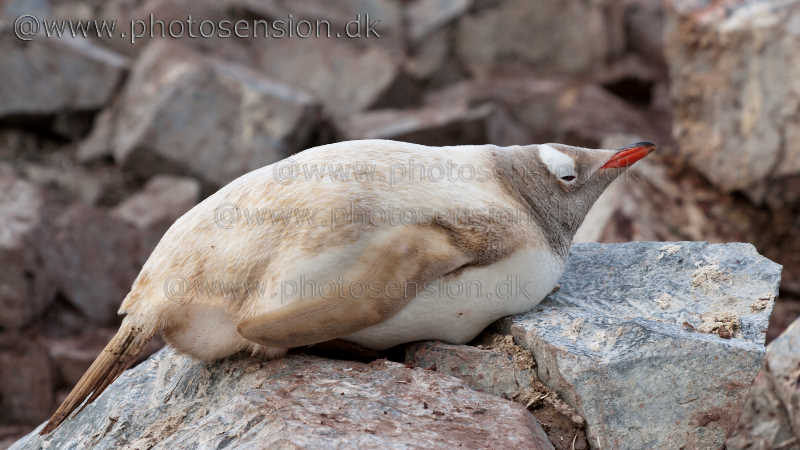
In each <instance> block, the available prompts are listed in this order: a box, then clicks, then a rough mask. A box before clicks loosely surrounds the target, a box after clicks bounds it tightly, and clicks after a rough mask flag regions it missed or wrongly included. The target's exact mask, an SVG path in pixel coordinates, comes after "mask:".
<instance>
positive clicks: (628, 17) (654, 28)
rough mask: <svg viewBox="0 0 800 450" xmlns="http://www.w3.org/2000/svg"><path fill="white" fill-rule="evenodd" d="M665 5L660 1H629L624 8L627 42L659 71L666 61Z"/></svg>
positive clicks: (664, 67) (664, 66) (665, 64)
mask: <svg viewBox="0 0 800 450" xmlns="http://www.w3.org/2000/svg"><path fill="white" fill-rule="evenodd" d="M664 16H665V13H664V4H663V2H661V1H660V0H655V1H654V0H633V1H628V2H627V5H626V6H625V8H624V22H625V25H624V27H625V42H626V43H627V44H628V45H629V46H630V48H631V50H633V51H634V52H635V53H636V54H638V55H639V56H640V57H642V58H644V59H645V60H647V61H648V62H650V63H651V64H653V65H654V66H655V67H657V68H659V70H662V69H666V67H667V63H666V61H665V60H664V36H663V35H664V20H665V17H664Z"/></svg>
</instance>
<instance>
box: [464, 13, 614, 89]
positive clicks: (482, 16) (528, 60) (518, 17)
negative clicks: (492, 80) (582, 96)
mask: <svg viewBox="0 0 800 450" xmlns="http://www.w3.org/2000/svg"><path fill="white" fill-rule="evenodd" d="M604 3H605V2H602V1H592V2H586V1H577V0H566V1H565V0H539V1H533V2H532V1H528V0H510V1H505V2H502V3H501V4H500V5H499V6H498V7H496V8H489V9H484V10H482V11H479V12H477V13H475V14H473V15H468V16H465V17H463V18H462V19H461V20H460V21H459V25H458V54H459V56H460V57H461V59H462V61H464V64H465V65H466V66H467V67H468V68H469V70H470V71H471V72H472V74H473V75H476V76H478V77H486V76H489V75H491V74H493V73H495V74H496V73H508V72H509V71H534V72H536V73H540V74H550V75H552V74H577V73H582V72H583V73H585V72H590V71H591V70H593V69H596V68H597V67H599V66H601V65H602V64H603V63H604V61H605V60H606V58H607V57H608V56H609V54H610V53H611V52H612V51H613V50H612V49H613V47H614V40H615V37H614V36H612V33H614V31H613V30H609V28H608V24H609V23H614V22H613V21H607V20H606V14H605V10H604V7H605V5H604ZM617 24H618V25H620V26H621V21H617ZM620 31H621V30H620ZM588 36H591V38H588V39H587V37H588Z"/></svg>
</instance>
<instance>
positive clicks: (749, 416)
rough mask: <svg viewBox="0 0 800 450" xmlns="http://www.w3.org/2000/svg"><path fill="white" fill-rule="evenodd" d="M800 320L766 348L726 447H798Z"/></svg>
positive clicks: (733, 449)
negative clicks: (764, 355)
mask: <svg viewBox="0 0 800 450" xmlns="http://www.w3.org/2000/svg"><path fill="white" fill-rule="evenodd" d="M798 348H800V320H795V321H794V323H792V325H790V326H789V328H787V329H786V331H785V332H784V333H783V334H782V335H780V336H779V337H778V338H777V339H775V340H774V341H773V342H772V343H771V344H769V347H767V357H766V361H765V362H764V368H763V369H761V372H760V373H759V374H758V377H757V378H756V381H755V382H754V383H753V387H751V388H750V393H749V394H748V396H747V401H746V402H745V404H744V408H743V410H742V415H741V416H740V417H739V422H738V424H737V426H736V429H735V431H734V432H733V433H732V435H731V436H730V437H729V438H728V440H727V441H726V442H725V445H726V448H728V449H731V450H738V449H773V448H787V449H788V448H792V449H795V448H800V437H799V436H800V384H798V382H797V380H798V378H800V353H798V351H797V349H798Z"/></svg>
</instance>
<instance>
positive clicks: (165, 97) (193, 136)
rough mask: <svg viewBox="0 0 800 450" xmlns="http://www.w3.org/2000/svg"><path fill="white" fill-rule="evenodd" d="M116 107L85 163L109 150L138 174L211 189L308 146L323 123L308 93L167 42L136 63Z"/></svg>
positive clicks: (154, 45)
mask: <svg viewBox="0 0 800 450" xmlns="http://www.w3.org/2000/svg"><path fill="white" fill-rule="evenodd" d="M113 108H114V111H112V113H109V114H107V115H104V116H101V117H102V119H103V120H101V121H99V122H98V127H96V128H95V129H94V130H93V133H92V135H91V136H90V137H89V141H90V142H91V145H90V144H89V143H87V144H85V146H88V147H90V148H89V149H83V151H82V156H83V157H84V158H87V159H90V156H89V155H97V154H103V153H104V151H105V150H111V151H112V153H113V155H114V158H115V159H116V160H117V161H118V162H119V163H120V164H121V165H122V166H123V167H124V168H125V169H129V170H131V171H133V172H134V173H138V174H140V175H144V176H151V175H153V174H155V173H165V172H169V173H177V174H190V175H193V176H195V177H197V178H199V179H201V180H202V181H204V182H206V183H208V184H210V185H221V184H225V183H227V182H228V181H230V180H232V179H233V178H235V177H237V176H239V175H241V174H243V173H245V172H248V171H250V170H253V169H256V168H258V167H262V166H264V165H267V164H270V163H272V162H274V161H277V160H279V159H281V158H283V157H286V156H288V155H290V154H292V153H294V152H297V151H299V150H302V149H304V148H306V147H307V146H308V144H309V140H310V139H311V138H312V134H313V133H314V132H315V131H316V130H317V126H318V125H319V121H320V119H321V116H320V114H321V111H320V109H321V107H320V105H319V104H318V103H316V102H315V101H314V99H313V98H312V97H311V96H310V95H308V94H306V93H304V92H301V91H298V90H295V89H293V88H291V87H289V86H288V85H285V84H281V83H277V82H274V81H272V80H270V79H267V78H264V77H263V76H262V75H261V74H259V73H258V72H255V71H252V70H249V69H247V68H246V67H243V66H239V65H237V64H233V63H230V62H227V61H224V60H220V59H215V58H212V57H207V56H205V55H201V54H198V53H196V52H193V51H191V50H189V49H188V48H187V47H184V46H182V45H181V44H178V43H176V42H174V41H168V40H157V41H155V42H153V43H152V44H151V45H149V46H148V47H147V49H146V50H145V51H144V52H143V53H142V55H141V56H140V57H139V58H138V59H137V61H136V64H135V66H134V68H133V71H132V74H131V77H130V79H129V80H128V82H127V84H126V87H125V89H124V91H123V93H122V95H121V97H120V98H119V99H118V102H117V103H116V104H115V105H114V107H113Z"/></svg>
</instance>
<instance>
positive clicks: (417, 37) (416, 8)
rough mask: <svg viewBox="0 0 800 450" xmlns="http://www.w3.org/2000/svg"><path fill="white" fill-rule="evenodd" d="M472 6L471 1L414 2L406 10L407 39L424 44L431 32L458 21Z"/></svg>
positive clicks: (430, 0)
mask: <svg viewBox="0 0 800 450" xmlns="http://www.w3.org/2000/svg"><path fill="white" fill-rule="evenodd" d="M471 6H472V0H416V1H414V2H412V3H411V4H410V5H409V6H408V8H406V23H408V35H409V39H410V40H411V42H412V43H414V44H419V43H421V42H424V39H425V38H427V37H428V36H429V35H430V34H431V33H432V32H434V31H436V30H438V29H440V28H441V27H443V26H445V25H447V24H448V23H450V22H452V21H454V20H456V19H458V18H459V17H461V16H462V15H463V14H464V13H466V12H467V11H468V10H469V8H470V7H471Z"/></svg>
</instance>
